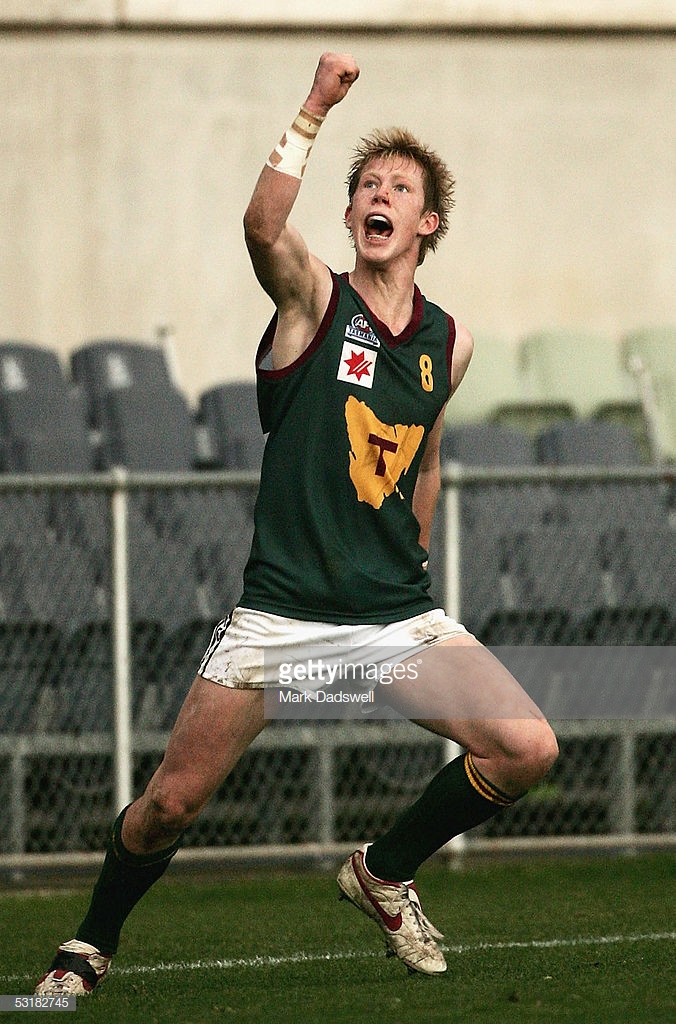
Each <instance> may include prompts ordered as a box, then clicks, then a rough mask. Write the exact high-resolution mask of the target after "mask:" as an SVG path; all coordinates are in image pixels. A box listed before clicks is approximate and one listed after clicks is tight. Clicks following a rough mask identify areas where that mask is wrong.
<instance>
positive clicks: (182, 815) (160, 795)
mask: <svg viewBox="0 0 676 1024" xmlns="http://www.w3.org/2000/svg"><path fill="white" fill-rule="evenodd" d="M146 798H147V804H146V815H147V820H148V825H149V831H150V832H155V833H158V834H159V833H162V834H164V835H166V836H178V835H180V833H181V832H183V831H184V830H185V829H186V828H187V827H188V825H190V824H192V822H193V821H194V820H195V818H197V816H198V815H199V813H200V811H201V809H202V807H201V804H199V803H197V802H196V801H194V800H192V799H191V798H190V796H189V795H188V794H187V793H185V792H184V791H183V790H182V789H181V788H180V787H179V786H176V785H172V784H171V783H170V782H169V781H164V782H162V783H155V784H154V785H152V784H151V785H150V786H149V787H148V790H147V792H146Z"/></svg>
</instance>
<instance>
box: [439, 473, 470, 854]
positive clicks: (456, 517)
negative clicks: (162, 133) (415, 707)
mask: <svg viewBox="0 0 676 1024" xmlns="http://www.w3.org/2000/svg"><path fill="white" fill-rule="evenodd" d="M445 476H446V480H445V483H444V488H443V510H444V567H445V568H444V598H445V602H446V614H447V615H449V616H450V617H451V618H452V619H455V620H456V621H457V622H460V614H461V612H460V543H461V541H460V491H461V484H462V469H461V467H460V466H459V465H458V464H453V465H450V466H446V467H445ZM460 753H462V750H461V747H460V746H459V745H458V744H457V743H455V742H454V741H453V740H444V760H445V761H452V760H453V759H454V758H455V757H457V756H458V755H459V754H460ZM466 845H467V839H466V838H465V836H464V835H459V836H456V837H455V838H454V839H451V841H450V842H449V843H447V844H446V847H445V848H446V850H447V851H448V852H449V853H454V854H461V853H462V852H463V851H464V850H465V848H466Z"/></svg>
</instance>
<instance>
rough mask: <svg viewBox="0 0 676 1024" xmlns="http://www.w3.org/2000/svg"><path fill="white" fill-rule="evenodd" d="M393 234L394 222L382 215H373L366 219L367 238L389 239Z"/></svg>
mask: <svg viewBox="0 0 676 1024" xmlns="http://www.w3.org/2000/svg"><path fill="white" fill-rule="evenodd" d="M391 234H392V222H391V221H390V220H389V218H387V217H385V216H384V215H383V214H382V213H372V214H371V215H370V217H367V218H366V237H367V238H389V237H390V235H391Z"/></svg>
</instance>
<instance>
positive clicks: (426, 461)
mask: <svg viewBox="0 0 676 1024" xmlns="http://www.w3.org/2000/svg"><path fill="white" fill-rule="evenodd" d="M445 409H446V406H444V408H443V409H442V410H441V412H440V413H439V415H438V416H437V419H436V422H435V424H434V426H433V427H432V429H431V430H430V432H429V434H428V436H427V446H426V447H425V454H424V455H423V457H422V462H421V463H420V469H419V470H418V479H417V480H416V484H415V490H414V491H413V514H414V516H415V517H416V519H417V520H418V522H419V524H420V536H419V538H418V541H419V543H420V546H421V547H423V548H424V549H425V551H429V549H430V535H431V533H432V520H433V519H434V509H435V508H436V504H437V498H438V497H439V488H440V487H441V466H440V461H439V446H440V444H441V432H442V430H443V425H444V411H445Z"/></svg>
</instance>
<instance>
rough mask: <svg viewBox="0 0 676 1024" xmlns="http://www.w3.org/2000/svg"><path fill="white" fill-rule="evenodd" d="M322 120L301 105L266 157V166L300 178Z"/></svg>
mask: <svg viewBox="0 0 676 1024" xmlns="http://www.w3.org/2000/svg"><path fill="white" fill-rule="evenodd" d="M323 121H324V118H323V117H320V116H319V114H311V113H310V111H309V110H306V109H305V107H301V108H300V110H299V112H298V115H297V117H296V119H295V121H294V122H293V124H292V125H291V127H290V128H287V130H286V131H285V132H284V134H283V135H282V137H281V139H280V140H279V142H278V143H277V145H276V146H275V148H274V149H273V151H272V153H271V154H270V156H269V157H268V159H267V161H266V163H267V165H268V167H272V169H273V170H275V171H281V173H282V174H290V175H291V176H292V177H293V178H302V177H303V174H304V173H305V165H306V164H307V161H308V157H309V155H310V150H311V149H312V146H313V144H314V141H315V139H316V138H317V132H318V131H319V129H320V128H321V126H322V123H323Z"/></svg>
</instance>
